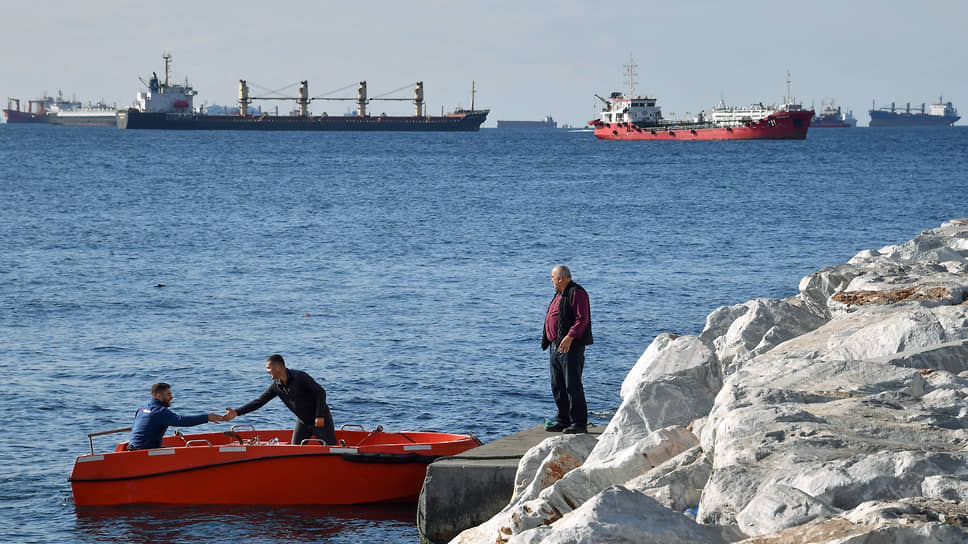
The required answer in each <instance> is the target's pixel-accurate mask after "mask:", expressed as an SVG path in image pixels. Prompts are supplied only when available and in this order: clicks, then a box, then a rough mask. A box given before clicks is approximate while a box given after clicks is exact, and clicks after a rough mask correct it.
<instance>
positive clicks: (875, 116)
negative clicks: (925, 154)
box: [868, 96, 961, 127]
mask: <svg viewBox="0 0 968 544" xmlns="http://www.w3.org/2000/svg"><path fill="white" fill-rule="evenodd" d="M868 113H869V114H870V116H871V125H870V126H872V127H926V126H944V125H949V126H950V125H953V124H955V122H956V121H958V119H961V117H960V116H959V115H958V110H956V109H955V107H954V105H953V104H952V103H951V102H945V101H944V97H941V96H939V97H938V102H936V103H934V104H931V105H930V107H929V108H927V109H926V108H925V104H924V103H923V102H922V103H921V107H920V108H918V109H914V110H912V109H911V103H910V102H908V103H907V104H906V106H905V107H904V109H903V110H899V109H897V108H896V107H895V104H894V102H891V105H890V106H889V107H883V108H877V106H876V104H875V103H873V102H871V109H870V111H869V112H868Z"/></svg>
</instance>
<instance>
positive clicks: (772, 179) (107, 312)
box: [0, 125, 968, 543]
mask: <svg viewBox="0 0 968 544" xmlns="http://www.w3.org/2000/svg"><path fill="white" fill-rule="evenodd" d="M966 150H968V130H966V129H964V128H962V127H955V128H929V129H907V130H904V129H839V130H838V129H827V130H823V129H814V130H811V131H810V133H809V136H808V138H807V140H805V141H765V142H749V141H736V142H696V143H679V142H653V143H629V142H601V141H597V140H595V139H594V137H592V135H591V134H589V133H570V132H567V131H564V130H557V131H529V130H523V131H511V130H507V131H499V130H486V129H485V130H482V131H481V132H479V133H469V134H391V133H387V134H354V133H345V134H330V133H315V134H295V133H288V134H287V133H235V132H194V133H192V132H188V133H177V132H159V131H144V132H141V131H118V130H114V129H109V128H82V127H53V126H25V125H19V126H18V125H2V126H0V199H2V200H0V202H2V207H0V210H2V211H0V361H2V362H3V365H4V367H5V368H6V372H5V379H3V380H0V422H2V425H3V429H2V430H3V432H2V434H0V540H9V541H16V542H139V541H143V542H167V541H178V542H203V541H204V542H208V543H223V542H224V543H229V542H232V543H234V542H242V541H245V542H267V543H268V542H325V543H344V542H346V543H349V542H376V543H391V542H416V541H417V530H416V527H415V525H414V519H415V515H414V511H413V510H414V507H413V505H403V506H391V507H352V508H322V507H320V508H301V509H300V508H271V509H270V508H260V507H246V508H238V507H205V508H176V509H171V508H145V507H139V508H124V509H80V508H75V506H74V504H73V503H72V500H71V491H70V485H69V483H68V482H67V476H68V475H69V473H70V470H71V465H72V463H73V460H74V457H75V456H77V455H79V454H82V453H84V452H85V451H87V450H88V441H87V437H86V434H87V433H91V432H95V431H100V430H107V429H114V428H119V427H125V426H128V425H129V424H130V422H131V418H132V415H133V413H134V411H135V409H136V408H137V407H139V406H140V405H141V404H143V403H144V401H145V400H146V399H147V398H148V388H149V387H150V385H151V384H152V383H154V382H157V381H167V382H169V383H171V384H172V386H173V393H174V395H175V401H174V404H173V408H174V409H175V410H176V411H177V412H180V413H186V414H187V413H197V412H202V411H218V412H221V411H222V408H223V407H226V406H238V405H240V404H242V403H244V402H247V401H249V400H251V399H253V398H255V396H257V395H258V394H259V393H261V392H262V391H263V390H264V388H265V387H266V386H267V385H268V377H267V376H266V374H265V369H264V361H265V359H266V357H267V356H268V355H269V354H271V353H281V354H283V355H284V356H285V357H286V359H287V361H288V362H289V365H290V366H291V367H293V368H299V369H304V370H307V371H309V372H310V373H311V374H312V375H313V376H315V377H316V378H317V379H318V380H319V381H320V383H321V384H323V386H324V387H325V388H326V389H327V391H328V393H329V401H330V404H331V406H332V411H333V415H334V418H335V419H336V422H337V424H342V423H355V424H361V425H363V426H365V427H367V428H372V427H374V426H376V425H383V426H384V427H386V428H387V429H390V430H433V431H449V432H467V431H471V432H473V433H475V434H476V435H478V436H479V437H481V438H482V439H484V440H492V439H495V438H498V437H500V436H503V435H506V434H509V433H512V432H515V431H517V430H519V429H521V428H524V427H529V426H532V425H535V424H538V423H540V422H543V421H544V420H545V418H547V417H550V416H552V415H553V413H554V405H553V402H552V400H551V394H550V391H549V385H548V378H547V356H546V354H545V353H543V352H541V350H540V346H539V339H540V326H541V322H542V318H543V315H544V311H545V309H546V307H547V304H548V301H549V300H550V298H551V296H552V294H553V291H552V287H551V283H550V280H549V275H550V269H551V267H552V266H553V265H554V264H557V263H566V264H568V265H569V266H570V267H571V268H572V271H573V274H574V278H575V280H576V281H577V282H579V283H581V284H582V285H583V286H584V287H585V288H586V289H587V290H588V292H589V294H590V296H591V303H592V315H593V320H594V324H595V325H594V327H595V340H596V343H595V344H594V345H593V346H591V347H589V348H588V351H587V363H586V369H585V379H584V383H585V388H586V393H587V397H588V404H589V409H590V411H592V417H591V421H592V422H593V423H597V424H605V423H607V421H608V419H609V417H610V415H611V413H612V412H613V411H614V410H615V409H616V408H617V407H618V405H619V402H620V398H619V387H620V384H621V382H622V379H623V378H624V377H625V374H626V373H627V372H628V370H629V369H630V368H631V367H632V365H633V364H634V363H635V361H636V359H637V358H638V356H639V355H640V354H641V352H642V351H643V350H644V349H645V348H646V347H647V346H648V344H649V343H650V342H651V340H652V339H653V338H654V337H655V336H656V335H657V334H659V333H662V332H674V333H677V334H696V333H698V332H699V331H701V329H702V327H703V324H704V322H705V316H706V315H707V314H708V313H709V312H711V311H712V310H714V309H715V308H717V307H719V306H722V305H728V304H737V303H742V302H745V301H746V300H749V299H752V298H756V297H785V296H789V295H792V294H795V293H796V292H797V284H798V282H799V280H800V278H801V277H803V276H804V275H807V274H810V273H812V272H814V271H816V270H818V269H820V268H822V267H824V266H827V265H834V264H839V263H841V262H844V261H846V260H847V259H849V258H850V257H852V256H853V255H854V254H856V253H857V252H858V251H860V250H863V249H868V248H879V247H882V246H884V245H888V244H894V243H900V242H903V241H906V240H908V239H910V238H912V237H914V236H915V235H917V234H918V232H920V231H921V230H923V229H926V228H932V227H936V226H938V225H939V224H941V223H942V222H944V221H946V220H948V219H952V218H956V217H964V216H968V213H966V206H965V203H964V189H965V187H966V186H968V183H966V181H968V180H966V174H965V173H966V172H968V154H966ZM235 423H250V424H253V425H254V426H256V428H275V427H285V428H289V427H291V426H292V423H293V416H292V415H291V414H290V413H289V412H288V411H287V410H286V409H285V407H284V406H283V405H282V404H281V403H279V402H278V401H273V403H271V404H269V405H267V406H266V407H264V408H263V409H261V410H259V411H257V412H254V413H252V414H249V415H247V416H245V417H244V418H240V419H239V420H236V421H235ZM222 428H224V427H222ZM196 429H203V430H204V429H215V430H218V429H219V427H217V426H215V425H214V424H210V425H208V426H205V427H200V428H196ZM122 437H123V436H121V437H117V438H122ZM114 440H115V437H102V438H97V439H95V447H96V448H97V449H101V450H106V449H109V448H111V447H113V445H114ZM285 486H286V482H285V481H280V486H279V488H278V489H271V490H266V493H285Z"/></svg>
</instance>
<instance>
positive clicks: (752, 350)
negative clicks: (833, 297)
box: [700, 298, 826, 375]
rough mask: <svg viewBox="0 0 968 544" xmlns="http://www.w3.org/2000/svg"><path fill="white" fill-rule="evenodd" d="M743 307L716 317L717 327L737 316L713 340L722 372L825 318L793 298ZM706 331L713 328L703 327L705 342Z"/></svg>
mask: <svg viewBox="0 0 968 544" xmlns="http://www.w3.org/2000/svg"><path fill="white" fill-rule="evenodd" d="M742 306H743V307H745V308H746V311H745V312H741V311H739V310H738V309H734V310H731V311H728V312H726V313H725V314H724V315H723V316H721V317H720V318H719V319H717V325H716V327H717V329H718V328H720V327H721V326H722V324H723V322H725V319H724V318H725V316H726V315H738V317H737V318H736V319H735V320H734V321H733V322H732V323H731V324H730V325H729V327H728V328H727V329H726V331H725V333H723V334H722V335H721V336H717V337H716V338H714V339H713V340H712V344H713V345H714V346H715V349H716V358H717V359H719V363H720V365H722V368H723V374H724V375H729V374H731V373H732V372H733V371H734V370H735V368H736V367H737V366H738V365H739V364H740V363H743V362H744V361H748V360H749V359H752V358H753V357H756V356H758V355H762V354H764V353H766V352H768V351H770V350H771V349H773V348H774V347H776V346H777V345H779V344H780V343H782V342H785V341H786V340H789V339H791V338H794V337H796V336H800V335H802V334H804V333H807V332H809V331H812V330H814V329H816V328H817V327H819V326H821V325H823V323H824V322H825V321H826V320H825V319H823V318H822V317H818V316H817V315H815V314H814V313H813V312H811V311H810V310H809V309H808V308H807V307H806V305H804V304H802V303H799V302H798V301H795V300H777V299H764V298H760V299H756V300H752V301H750V302H747V303H745V304H743V305H742ZM714 313H715V312H714ZM708 326H709V320H707V327H708ZM707 332H712V330H709V331H707V330H704V331H703V334H702V335H700V338H706V339H707V341H708V338H709V335H707V334H706V333H707ZM704 335H705V336H704Z"/></svg>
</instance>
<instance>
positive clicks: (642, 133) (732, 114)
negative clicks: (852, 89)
mask: <svg viewBox="0 0 968 544" xmlns="http://www.w3.org/2000/svg"><path fill="white" fill-rule="evenodd" d="M634 66H635V65H634V64H633V63H631V62H630V63H629V65H628V68H629V72H628V77H629V80H630V82H631V81H632V77H633V76H634V72H632V69H633V68H634ZM630 86H631V85H630ZM633 94H634V93H633V92H632V91H630V92H629V96H628V97H626V96H623V95H622V93H620V92H614V93H612V94H611V95H610V96H609V98H608V99H605V98H602V97H600V96H598V95H595V96H596V97H597V98H598V99H599V100H601V101H602V102H604V103H605V107H604V108H602V111H601V117H600V118H599V119H596V120H594V121H589V122H588V124H589V125H592V126H594V127H595V137H596V138H598V139H600V140H803V139H804V138H806V137H807V129H808V128H809V127H810V119H811V118H812V117H813V110H804V109H803V107H802V106H801V105H800V104H795V103H794V101H793V99H792V98H790V77H789V74H787V99H786V102H785V103H784V104H780V105H770V106H764V105H763V104H762V103H760V104H755V105H752V106H739V107H735V106H727V105H726V103H725V102H724V101H720V103H719V105H718V106H716V107H715V108H713V109H712V111H711V112H700V113H699V115H697V116H696V117H695V118H693V119H689V120H671V119H664V118H663V117H662V109H661V108H660V107H658V106H656V99H655V98H654V97H648V96H634V97H633Z"/></svg>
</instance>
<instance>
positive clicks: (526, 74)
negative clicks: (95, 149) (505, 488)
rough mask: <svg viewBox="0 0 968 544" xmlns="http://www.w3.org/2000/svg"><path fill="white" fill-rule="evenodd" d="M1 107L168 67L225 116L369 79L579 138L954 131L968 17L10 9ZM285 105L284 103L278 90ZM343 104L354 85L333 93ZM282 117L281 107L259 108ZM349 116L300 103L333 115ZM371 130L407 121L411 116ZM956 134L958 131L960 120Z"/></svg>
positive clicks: (961, 5) (177, 6) (120, 93)
mask: <svg viewBox="0 0 968 544" xmlns="http://www.w3.org/2000/svg"><path fill="white" fill-rule="evenodd" d="M0 23H2V27H0V28H3V32H2V33H0V93H2V94H3V95H4V96H0V100H2V98H3V97H14V98H20V99H22V100H24V101H26V100H27V99H28V98H38V97H40V96H42V95H43V94H44V93H45V92H46V93H48V94H56V93H57V91H58V90H60V91H62V92H63V93H64V95H65V96H67V97H76V99H78V100H81V101H83V102H91V101H97V100H104V101H106V102H108V103H117V104H118V105H119V106H128V105H130V104H131V103H132V102H133V101H134V98H135V95H136V93H137V92H139V91H141V90H144V88H145V87H144V85H143V84H142V82H141V81H139V78H143V79H145V80H147V79H148V78H149V77H150V76H151V73H152V72H153V71H154V72H163V69H164V65H163V62H162V59H161V56H162V54H163V53H164V52H169V53H171V55H172V56H173V58H174V62H173V66H172V69H173V74H174V77H175V79H176V80H177V81H184V80H185V79H186V78H187V79H188V81H189V82H190V83H191V84H192V85H193V86H194V87H195V89H196V90H197V91H198V95H197V96H196V97H195V103H196V105H199V104H222V105H233V106H234V105H236V104H237V99H238V80H239V79H246V80H247V81H248V82H249V85H250V87H252V88H253V91H252V94H256V91H259V90H260V89H280V88H284V87H287V86H289V85H292V84H294V83H297V82H299V81H301V80H308V81H309V92H310V96H319V95H324V94H329V93H330V92H331V91H334V90H336V89H340V88H343V87H347V86H350V85H355V83H356V82H358V81H360V80H366V81H367V84H368V90H369V95H370V96H371V97H374V96H378V95H382V94H384V93H387V92H389V91H393V90H395V89H399V88H401V87H405V88H404V89H403V90H402V91H399V92H397V93H395V94H393V95H391V96H402V97H407V96H411V95H412V92H413V89H412V87H413V84H414V83H415V82H416V81H423V82H424V89H425V98H426V101H427V104H428V111H429V112H430V113H432V114H439V113H440V111H441V107H443V108H444V109H445V110H447V111H450V110H452V109H454V108H455V107H457V106H463V107H469V106H470V102H471V82H472V81H473V82H475V85H476V88H477V94H476V97H475V103H474V105H475V107H478V108H482V107H483V108H490V109H491V114H490V115H489V116H488V122H487V123H486V124H485V125H484V126H485V127H487V126H494V124H495V123H496V121H497V120H499V119H502V120H505V119H506V120H522V119H524V120H539V119H542V118H543V117H545V116H546V115H551V116H553V117H554V118H555V120H557V121H558V122H559V124H561V123H567V124H570V125H572V126H577V125H584V124H585V123H586V122H587V121H589V120H591V119H594V118H596V117H597V116H598V112H599V111H600V109H601V103H600V102H599V101H598V100H597V99H596V98H595V95H596V94H598V95H601V96H607V95H608V93H610V92H612V91H619V90H623V91H624V90H627V88H628V85H627V83H626V82H625V73H626V68H625V65H627V64H628V63H629V59H630V58H634V62H635V64H637V66H638V67H637V70H636V71H637V77H636V80H637V85H636V86H635V89H636V92H637V94H648V95H650V96H654V97H656V98H657V99H658V104H659V105H660V106H661V107H662V110H663V113H664V115H665V117H666V118H673V117H678V116H682V115H685V114H687V113H688V114H692V113H695V112H698V111H700V110H703V109H709V108H711V107H713V106H715V105H716V104H717V103H718V102H719V100H720V98H722V99H724V100H725V101H726V102H727V104H731V105H744V104H749V103H755V102H763V103H779V102H782V100H783V97H784V95H785V94H786V78H787V71H789V73H790V79H791V81H792V84H791V91H792V94H793V95H794V96H795V97H796V98H797V99H799V101H800V102H801V103H803V104H804V105H806V106H808V107H809V106H814V107H816V108H819V107H820V105H821V104H822V103H823V102H824V101H828V100H831V99H833V100H834V101H835V102H836V105H839V106H841V107H842V108H844V109H845V110H852V111H853V112H854V115H855V117H857V119H858V121H859V123H860V124H861V125H866V124H867V122H868V120H869V117H868V115H867V110H869V109H870V107H871V104H872V101H876V103H877V106H878V107H880V106H883V105H887V104H889V103H890V102H891V101H894V102H896V103H897V104H899V105H903V104H904V103H906V102H911V103H912V107H915V106H918V107H919V106H920V104H921V103H922V102H927V103H931V102H934V101H936V100H937V98H938V96H939V95H940V94H942V93H943V94H944V97H945V101H949V100H950V101H952V102H953V103H954V105H955V107H958V108H959V109H960V112H961V113H962V115H966V114H968V1H964V0H943V1H942V0H937V1H935V0H926V1H922V2H914V3H908V2H891V1H890V0H888V1H884V0H841V1H831V0H815V1H811V2H802V1H801V2H787V1H781V0H778V1H769V2H768V1H750V0H735V1H711V0H708V1H707V0H675V1H647V0H642V1H637V2H636V1H626V2H607V3H606V2H582V1H574V0H559V1H554V2H551V1H542V0H534V1H529V0H514V1H503V0H496V1H489V2H471V1H464V0H452V1H435V0H429V1H422V0H411V1H407V2H404V1H386V0H370V1H367V2H325V1H316V2H287V3H283V4H273V3H271V2H270V3H267V2H264V1H263V2H254V1H250V0H235V1H231V2H230V1H223V0H212V1H204V2H191V3H185V2H170V3H165V2H157V1H156V2H140V1H125V0H110V1H108V0H84V1H77V0H71V1H68V0H39V1H36V2H8V3H5V5H4V8H3V10H2V12H0ZM286 93H287V94H291V95H292V96H295V93H296V91H295V87H291V88H289V89H287V91H286ZM340 95H341V96H348V97H349V96H355V86H354V87H353V88H350V89H348V90H346V91H343V92H342V93H340ZM277 104H285V106H283V105H280V110H281V111H282V110H284V111H288V108H289V104H288V103H286V102H281V103H280V102H268V103H266V102H264V103H262V105H263V107H264V108H266V109H273V108H275V106H276V105H277ZM349 104H350V103H348V102H314V103H313V104H312V105H311V106H310V109H311V111H312V112H313V113H314V114H319V113H322V112H323V111H326V112H328V113H330V114H340V113H344V112H345V111H347V107H348V105H349ZM369 107H370V112H371V113H374V114H376V113H381V112H386V113H388V114H390V115H408V114H410V113H411V112H412V108H413V106H412V104H410V103H408V102H381V103H373V104H371V105H370V106H369ZM959 124H966V121H961V122H959Z"/></svg>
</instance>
